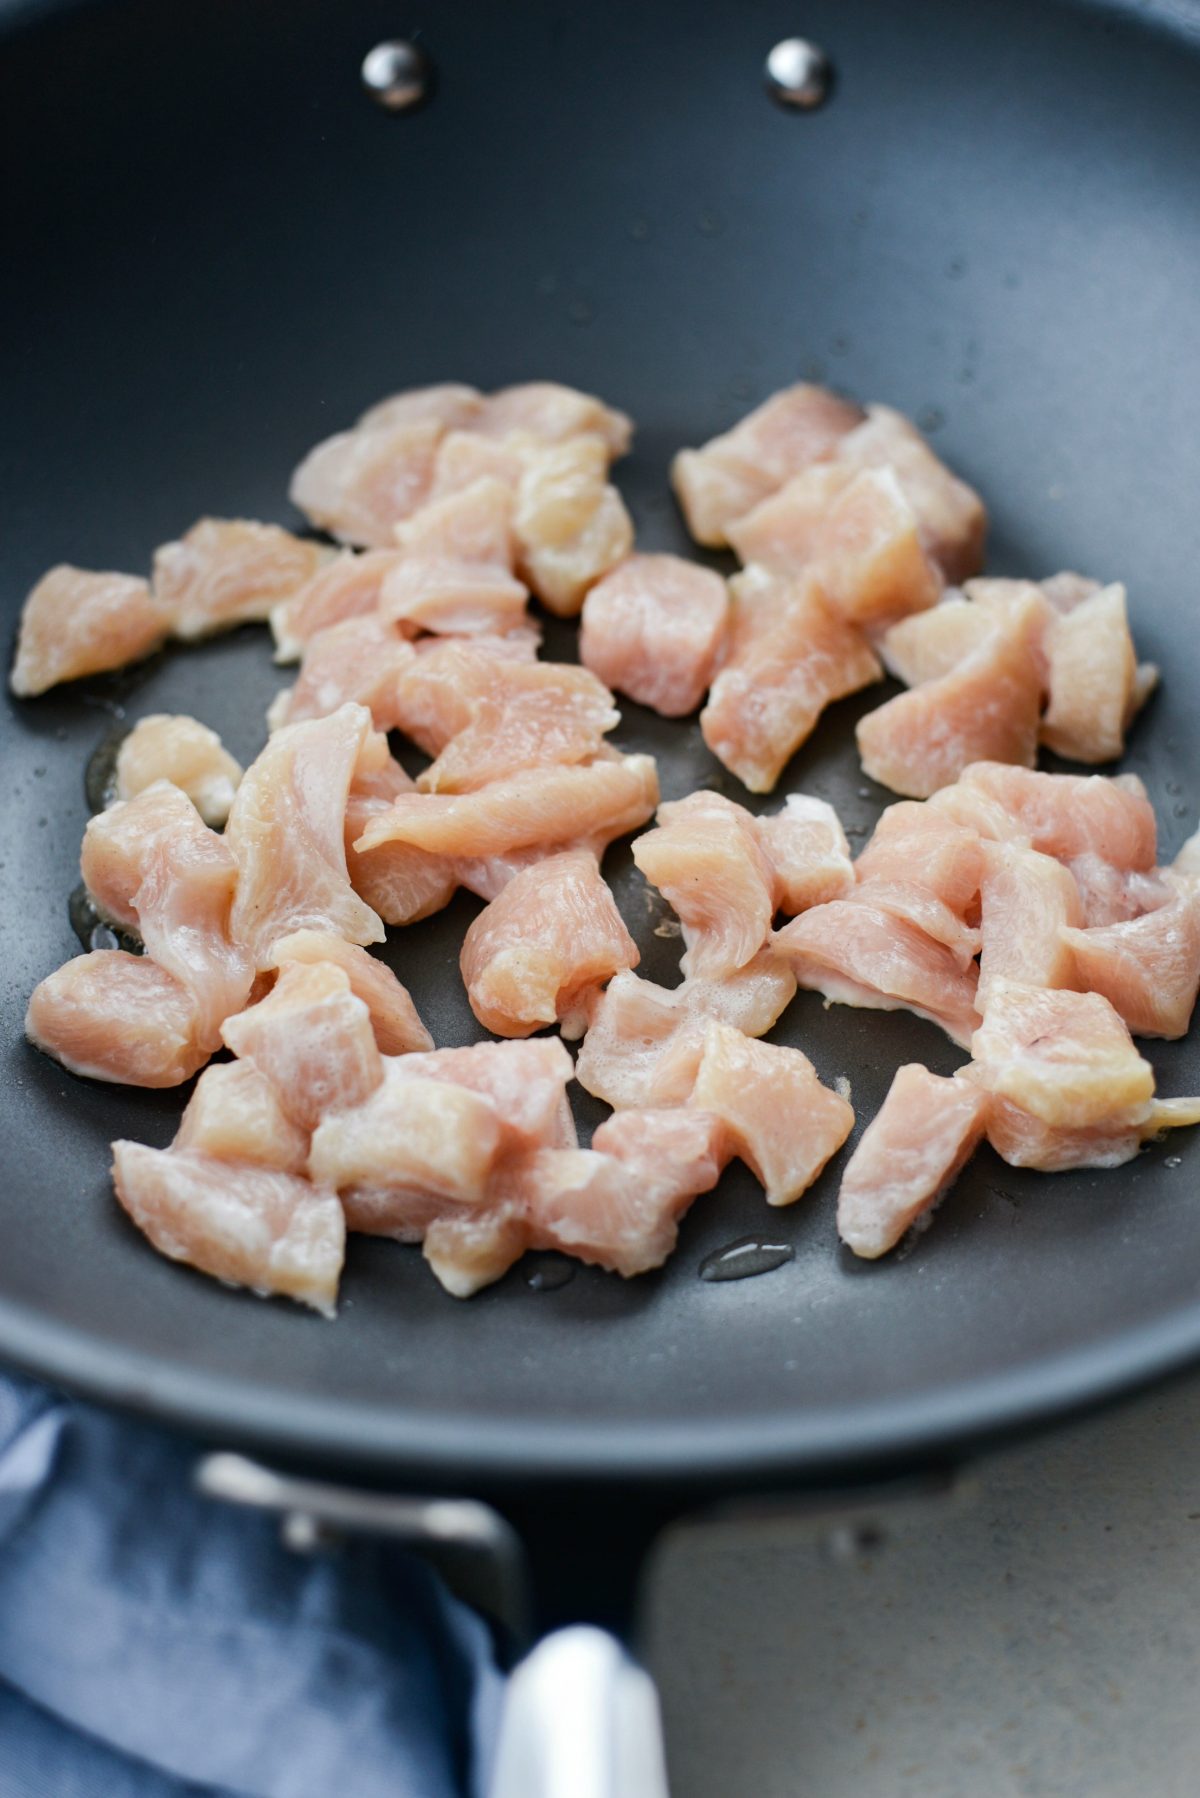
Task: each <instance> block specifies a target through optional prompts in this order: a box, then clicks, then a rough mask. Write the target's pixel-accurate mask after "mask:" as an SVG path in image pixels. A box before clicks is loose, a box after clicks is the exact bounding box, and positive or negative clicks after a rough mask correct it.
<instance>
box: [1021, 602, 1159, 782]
mask: <svg viewBox="0 0 1200 1798" xmlns="http://www.w3.org/2000/svg"><path fill="white" fill-rule="evenodd" d="M1046 657H1047V661H1048V663H1049V689H1050V703H1049V704H1048V705H1047V707H1046V713H1045V716H1044V717H1043V719H1042V730H1041V738H1042V742H1043V743H1044V744H1045V745H1046V747H1047V748H1048V749H1053V750H1054V752H1055V754H1056V755H1062V756H1066V757H1067V758H1068V759H1069V760H1070V761H1073V762H1114V761H1116V760H1117V758H1118V757H1119V756H1120V755H1122V754H1124V750H1125V732H1126V730H1127V729H1128V727H1129V724H1130V721H1131V720H1132V718H1133V716H1134V714H1135V712H1136V711H1137V710H1138V708H1139V706H1141V705H1142V703H1143V702H1144V701H1145V700H1146V699H1147V698H1148V697H1149V695H1150V693H1151V692H1152V691H1153V688H1154V685H1155V683H1156V682H1157V679H1158V670H1157V669H1156V668H1153V667H1152V666H1150V665H1149V664H1147V665H1145V666H1144V667H1143V668H1141V669H1139V667H1138V662H1137V656H1136V654H1135V652H1134V647H1133V638H1132V636H1131V635H1130V632H1129V616H1128V610H1127V607H1126V601H1125V589H1124V587H1123V586H1122V585H1121V583H1120V582H1119V581H1116V582H1114V583H1113V584H1112V586H1109V587H1104V588H1102V589H1101V590H1100V591H1099V592H1098V593H1094V594H1092V595H1090V596H1089V597H1088V598H1086V599H1084V600H1082V601H1080V603H1079V604H1078V605H1076V606H1073V607H1072V609H1071V610H1070V611H1069V612H1065V613H1060V614H1058V615H1057V616H1056V617H1055V618H1054V619H1053V621H1052V622H1051V624H1050V626H1049V629H1048V630H1047V633H1046Z"/></svg>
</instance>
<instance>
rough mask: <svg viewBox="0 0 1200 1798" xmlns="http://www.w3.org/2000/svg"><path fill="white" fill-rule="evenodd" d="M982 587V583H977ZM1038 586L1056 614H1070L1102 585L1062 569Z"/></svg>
mask: <svg viewBox="0 0 1200 1798" xmlns="http://www.w3.org/2000/svg"><path fill="white" fill-rule="evenodd" d="M979 584H980V585H983V583H982V582H981V583H979ZM1038 584H1039V586H1040V587H1041V589H1042V592H1043V593H1044V594H1045V595H1046V598H1047V599H1048V600H1049V601H1050V604H1051V605H1052V606H1053V607H1054V610H1055V611H1056V612H1071V611H1073V610H1074V609H1075V607H1076V606H1077V605H1079V604H1081V603H1082V601H1083V600H1085V599H1090V598H1091V596H1092V594H1093V593H1099V591H1100V588H1101V586H1102V585H1103V583H1102V582H1101V581H1094V580H1093V579H1092V578H1091V576H1090V575H1086V574H1076V573H1074V571H1073V570H1071V569H1069V568H1064V569H1063V570H1062V571H1061V573H1059V574H1051V575H1047V576H1046V578H1045V580H1043V581H1040V582H1039V583H1038Z"/></svg>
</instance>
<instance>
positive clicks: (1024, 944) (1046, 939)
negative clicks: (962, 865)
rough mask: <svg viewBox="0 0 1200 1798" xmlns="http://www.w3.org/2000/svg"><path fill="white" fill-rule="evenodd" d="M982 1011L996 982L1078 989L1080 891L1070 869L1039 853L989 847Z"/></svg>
mask: <svg viewBox="0 0 1200 1798" xmlns="http://www.w3.org/2000/svg"><path fill="white" fill-rule="evenodd" d="M983 868H984V873H983V884H982V887H981V904H982V916H981V919H980V932H981V937H982V952H981V954H980V958H979V997H978V1004H979V1009H980V1011H983V1010H984V1009H985V1008H986V1005H987V1000H988V994H989V993H990V991H991V988H992V985H993V983H994V982H995V981H996V980H1001V979H1003V980H1017V981H1021V982H1023V983H1024V984H1025V985H1026V986H1044V987H1075V986H1080V985H1086V984H1087V983H1086V982H1083V981H1080V980H1079V979H1078V977H1077V973H1076V967H1075V959H1074V956H1073V954H1072V951H1071V947H1070V942H1069V940H1068V939H1069V938H1070V936H1071V934H1072V932H1071V929H1070V928H1068V927H1074V926H1078V925H1079V924H1081V923H1082V922H1083V906H1082V903H1081V901H1080V898H1079V889H1078V887H1077V886H1076V885H1075V880H1074V877H1073V875H1072V874H1071V872H1070V870H1069V869H1068V868H1065V867H1064V866H1063V865H1062V863H1061V862H1056V861H1055V860H1054V859H1053V858H1052V857H1051V856H1049V855H1043V854H1042V853H1041V851H1040V850H1037V849H1023V848H1021V847H1020V846H1019V845H1018V844H1016V843H984V845H983Z"/></svg>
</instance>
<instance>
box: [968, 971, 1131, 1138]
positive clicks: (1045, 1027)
mask: <svg viewBox="0 0 1200 1798" xmlns="http://www.w3.org/2000/svg"><path fill="white" fill-rule="evenodd" d="M971 1055H972V1060H973V1069H972V1075H973V1078H975V1079H977V1080H978V1081H979V1082H980V1084H981V1085H982V1086H983V1087H985V1088H986V1090H987V1091H988V1092H990V1093H994V1094H995V1095H996V1097H997V1098H1001V1099H1008V1100H1011V1102H1012V1103H1013V1104H1014V1105H1016V1106H1019V1107H1020V1109H1021V1110H1022V1111H1026V1112H1028V1113H1029V1114H1030V1115H1031V1116H1032V1117H1035V1118H1040V1119H1041V1121H1042V1122H1043V1123H1045V1124H1052V1125H1054V1126H1055V1127H1056V1128H1061V1129H1067V1130H1090V1129H1101V1130H1104V1131H1117V1130H1121V1129H1124V1128H1125V1127H1126V1126H1128V1125H1131V1124H1133V1125H1137V1124H1141V1123H1143V1122H1144V1121H1145V1119H1146V1117H1147V1116H1148V1113H1149V1107H1150V1101H1151V1100H1152V1099H1153V1097H1154V1070H1153V1069H1152V1068H1151V1066H1150V1063H1149V1062H1148V1061H1144V1060H1143V1059H1142V1057H1141V1056H1140V1055H1139V1054H1138V1052H1137V1050H1136V1049H1135V1048H1134V1046H1133V1041H1132V1039H1131V1037H1130V1035H1129V1031H1128V1030H1127V1029H1126V1027H1125V1025H1124V1023H1123V1022H1122V1020H1121V1018H1120V1017H1119V1016H1118V1015H1117V1013H1116V1012H1115V1011H1114V1010H1113V1007H1112V1006H1111V1005H1110V1004H1109V1002H1108V1000H1107V999H1105V998H1102V997H1101V995H1100V994H1099V993H1072V992H1062V991H1059V992H1048V991H1044V990H1043V989H1042V988H1040V987H1032V986H1022V985H1020V984H1019V982H1017V981H1015V980H1003V979H997V980H994V981H993V982H992V987H991V991H990V992H989V994H988V1001H987V1011H986V1013H985V1014H984V1021H983V1023H982V1024H981V1025H980V1027H979V1029H978V1030H977V1031H976V1032H975V1035H974V1038H973V1039H972V1042H971Z"/></svg>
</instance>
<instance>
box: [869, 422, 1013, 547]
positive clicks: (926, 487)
mask: <svg viewBox="0 0 1200 1798" xmlns="http://www.w3.org/2000/svg"><path fill="white" fill-rule="evenodd" d="M837 455H838V458H839V459H840V460H841V461H843V462H846V463H849V464H850V465H851V466H852V467H855V468H889V469H891V470H892V471H893V473H894V474H895V476H896V478H897V480H898V481H899V483H900V486H901V488H902V490H903V492H904V496H905V498H906V499H907V500H908V502H909V504H910V505H911V507H912V509H913V511H914V512H915V513H916V516H917V520H918V526H919V530H920V534H921V541H922V542H923V544H924V546H925V549H926V551H927V552H928V554H929V555H930V556H931V557H932V558H933V560H934V561H935V562H936V563H937V564H938V566H939V567H940V568H941V570H942V572H943V574H944V575H945V577H946V579H947V580H948V581H964V580H966V579H967V578H968V577H969V576H970V575H973V574H977V573H978V571H979V569H980V568H981V567H982V566H983V549H984V540H985V537H986V534H987V512H986V511H985V509H984V505H983V501H982V500H981V499H980V497H979V495H978V494H977V493H976V492H975V491H974V489H973V488H971V487H968V485H967V483H966V482H965V481H962V480H960V479H959V478H958V476H957V475H955V474H952V473H951V471H950V469H948V468H947V467H946V465H945V463H944V462H943V461H941V460H940V458H939V457H938V456H936V455H935V454H934V452H933V450H931V449H930V447H929V445H928V443H926V441H925V439H924V438H923V437H922V435H921V433H920V432H919V431H918V430H917V428H916V426H915V425H914V424H912V423H911V422H910V420H909V419H907V418H905V417H904V415H903V413H900V412H896V411H894V410H893V409H892V407H890V406H868V407H867V418H866V421H865V422H864V423H863V424H861V425H859V426H858V427H857V429H855V430H853V431H851V432H850V433H849V434H848V435H847V436H845V437H843V438H842V439H841V441H840V442H839V444H838V446H837Z"/></svg>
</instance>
